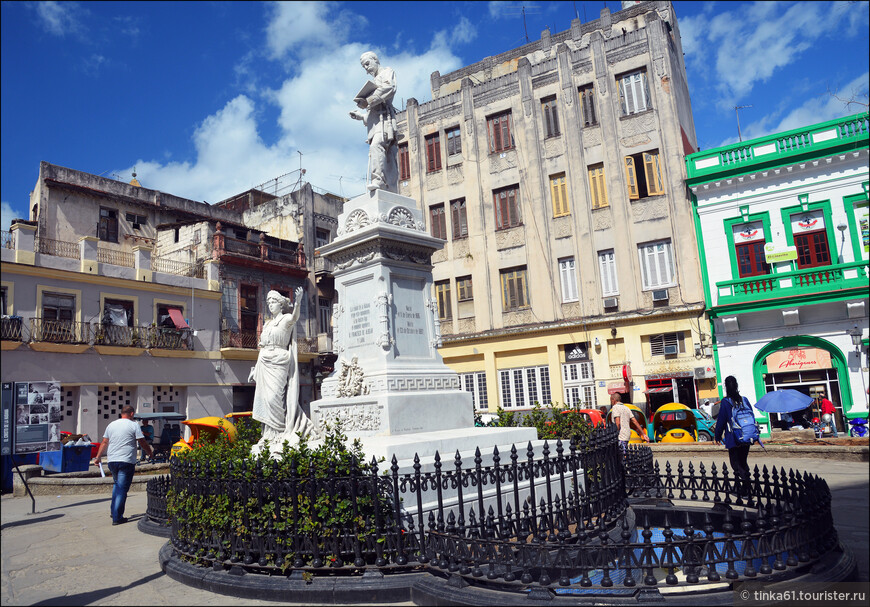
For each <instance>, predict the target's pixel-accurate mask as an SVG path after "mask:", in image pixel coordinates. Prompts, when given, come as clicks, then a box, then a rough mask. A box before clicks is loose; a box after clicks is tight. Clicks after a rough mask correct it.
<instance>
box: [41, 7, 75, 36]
mask: <svg viewBox="0 0 870 607" xmlns="http://www.w3.org/2000/svg"><path fill="white" fill-rule="evenodd" d="M33 7H34V8H35V10H36V15H37V17H38V18H39V22H40V23H41V24H42V27H43V29H45V31H47V32H48V33H50V34H53V35H55V36H60V37H61V38H62V37H64V36H66V35H67V34H81V33H83V32H84V24H83V23H82V21H81V15H82V9H81V7H80V6H79V4H78V3H77V2H53V1H49V2H37V3H36V4H35V5H33Z"/></svg>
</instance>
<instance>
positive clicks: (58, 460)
mask: <svg viewBox="0 0 870 607" xmlns="http://www.w3.org/2000/svg"><path fill="white" fill-rule="evenodd" d="M90 461H91V445H90V444H87V445H80V446H74V445H64V447H63V449H61V450H60V451H44V452H43V453H42V454H40V456H39V462H40V465H41V466H42V469H43V470H44V471H46V472H87V470H88V466H90Z"/></svg>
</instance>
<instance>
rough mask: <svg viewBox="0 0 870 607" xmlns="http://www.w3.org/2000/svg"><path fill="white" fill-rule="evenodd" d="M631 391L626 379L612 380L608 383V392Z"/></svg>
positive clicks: (622, 392) (621, 392) (620, 392)
mask: <svg viewBox="0 0 870 607" xmlns="http://www.w3.org/2000/svg"><path fill="white" fill-rule="evenodd" d="M629 391H630V388H628V387H627V384H626V382H624V381H612V382H610V383H609V384H607V393H608V394H624V393H626V392H629Z"/></svg>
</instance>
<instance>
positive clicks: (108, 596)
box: [0, 448, 870, 606]
mask: <svg viewBox="0 0 870 607" xmlns="http://www.w3.org/2000/svg"><path fill="white" fill-rule="evenodd" d="M723 455H724V452H723ZM657 459H658V460H659V461H660V462H661V463H662V464H663V463H664V461H665V458H657ZM723 459H724V458H715V459H714V458H712V457H692V458H691V461H692V462H693V463H695V464H696V465H697V464H698V463H700V462H704V463H705V465H708V464H711V463H713V462H714V461H715V462H717V465H719V463H721V462H722V461H723ZM670 461H671V463H672V464H675V463H676V460H675V459H670ZM750 464H753V465H754V464H759V465H762V464H766V465H768V466H776V467H777V468H779V467H783V468H785V469H786V470H788V469H789V468H793V469H795V470H800V471H807V472H810V473H812V474H817V475H819V476H823V477H824V478H825V479H827V481H828V484H829V485H830V487H831V491H832V493H833V513H834V520H835V522H836V525H837V529H838V531H839V533H840V537H841V539H842V541H844V542H845V543H846V544H847V545H848V546H849V547H850V548H851V549H852V551H853V553H854V555H855V557H856V559H857V560H858V564H859V579H860V580H861V581H870V556H868V549H867V548H868V545H870V544H868V542H870V536H868V518H867V504H868V503H870V485H868V466H867V464H866V462H844V461H836V460H834V461H832V460H822V459H805V458H785V457H765V456H762V455H760V450H757V449H756V448H753V451H752V453H751V454H750ZM145 505H146V494H145V493H133V494H130V497H129V499H128V502H127V515H128V516H129V517H130V519H131V520H130V522H129V523H127V524H126V525H119V526H116V527H113V526H112V524H111V520H110V518H109V496H108V495H61V496H37V497H36V514H30V511H31V500H30V498H29V497H12V496H4V497H3V499H2V586H0V590H2V605H149V606H150V605H154V606H157V605H225V604H230V603H232V604H233V605H270V604H275V603H273V602H270V601H262V600H250V599H239V598H231V597H227V596H223V595H219V594H214V593H211V592H207V591H204V590H198V589H195V588H191V587H188V586H185V585H183V584H181V583H178V582H176V581H174V580H172V579H170V578H169V577H168V576H167V575H165V574H164V573H163V572H162V571H161V570H160V566H159V564H158V561H157V553H158V550H159V549H160V547H161V546H163V544H164V543H165V542H166V540H165V539H163V538H158V537H154V536H151V535H147V534H144V533H141V532H139V530H138V529H137V527H136V522H137V521H138V519H139V518H141V517H142V516H143V515H144V512H145ZM292 599H293V597H292V596H288V597H287V601H282V603H284V604H297V605H298V604H301V603H292ZM401 604H407V605H410V604H411V603H401Z"/></svg>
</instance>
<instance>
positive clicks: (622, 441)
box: [610, 393, 649, 455]
mask: <svg viewBox="0 0 870 607" xmlns="http://www.w3.org/2000/svg"><path fill="white" fill-rule="evenodd" d="M610 416H611V417H612V418H613V423H615V424H616V427H617V428H618V429H619V439H618V440H619V448H620V449H622V453H623V455H625V452H626V451H627V450H628V441H629V440H631V427H632V426H634V429H635V430H637V433H638V435H639V436H640V438H641V440H642V441H643V442H645V443H648V442H649V438H648V437H647V435H646V429H644V428H641V426H640V422H638V421H637V420H636V419H635V417H634V415H632V414H631V410H630V409H629V408H628V407H626V406H625V405H623V404H622V398H621V397H620V396H619V394H616V393H614V394H611V395H610Z"/></svg>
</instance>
